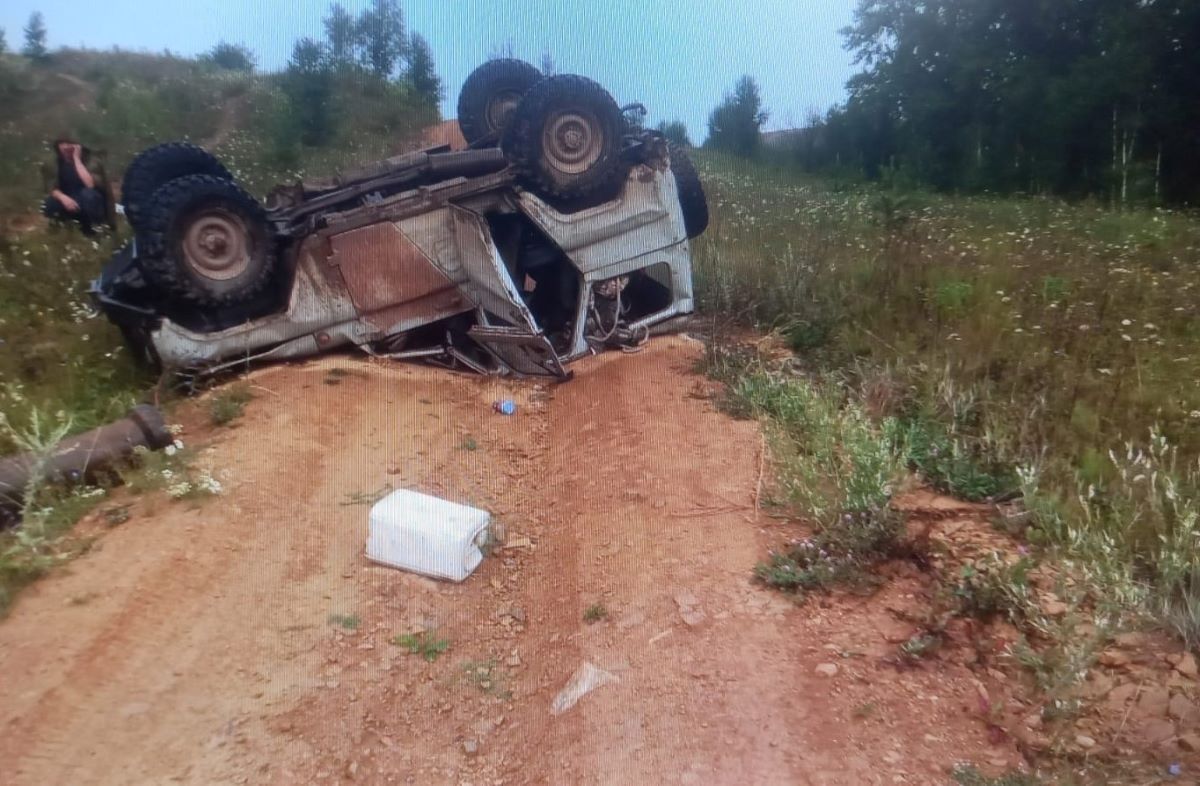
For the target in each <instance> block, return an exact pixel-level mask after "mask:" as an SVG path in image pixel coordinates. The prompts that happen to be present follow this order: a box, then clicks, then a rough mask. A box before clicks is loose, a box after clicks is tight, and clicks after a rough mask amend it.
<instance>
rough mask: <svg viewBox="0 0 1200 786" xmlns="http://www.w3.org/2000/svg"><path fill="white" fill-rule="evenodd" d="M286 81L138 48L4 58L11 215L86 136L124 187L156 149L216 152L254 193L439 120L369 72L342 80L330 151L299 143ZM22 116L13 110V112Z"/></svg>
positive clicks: (6, 210)
mask: <svg viewBox="0 0 1200 786" xmlns="http://www.w3.org/2000/svg"><path fill="white" fill-rule="evenodd" d="M281 79H282V77H281V76H280V75H278V74H266V75H262V74H259V75H255V74H250V73H244V72H238V71H228V70H222V69H219V68H216V67H215V66H213V65H211V64H209V63H205V62H201V61H197V60H191V59H184V58H178V57H173V56H170V55H152V54H144V53H135V52H121V51H114V52H99V51H90V50H70V49H67V50H60V51H58V52H56V53H54V55H53V57H52V58H51V59H50V60H49V61H48V62H46V63H44V64H36V65H35V64H32V63H31V62H30V61H28V60H27V59H25V58H22V57H17V56H11V55H10V56H0V101H2V102H3V103H4V105H5V107H6V111H5V116H4V120H3V121H0V215H4V216H6V217H11V216H12V215H13V214H19V213H21V212H28V211H32V210H36V209H37V206H38V204H39V202H40V198H41V188H42V184H41V175H40V171H39V166H40V164H41V162H42V161H43V160H44V159H47V158H48V156H49V152H48V147H47V145H48V142H49V140H51V139H53V138H54V137H56V136H58V135H60V134H67V135H73V136H76V137H78V138H79V139H80V140H81V141H83V142H84V143H85V144H87V145H89V146H90V147H92V148H94V149H95V150H97V151H100V152H101V153H102V155H103V157H104V161H105V164H106V166H107V168H108V169H109V171H110V173H111V174H113V175H115V176H116V179H117V181H118V182H119V176H120V173H121V172H122V171H123V169H124V167H125V166H126V165H127V164H128V162H129V161H130V159H132V157H133V156H134V155H135V154H136V153H137V152H138V151H140V150H142V149H143V148H145V147H147V146H149V145H152V144H154V143H156V142H161V141H165V140H172V139H186V140H190V141H193V142H197V143H200V144H203V145H205V146H208V147H211V148H212V149H213V150H214V151H215V152H216V153H217V154H218V155H220V156H222V157H223V158H225V159H226V160H227V161H228V162H229V163H230V164H231V168H232V169H234V170H235V171H236V172H237V173H238V175H239V176H240V177H242V178H244V180H245V181H246V183H247V184H248V185H249V186H250V187H251V189H252V190H257V191H263V190H265V189H267V188H269V187H270V186H271V185H273V184H274V183H275V182H277V181H279V180H281V179H287V178H292V177H294V176H295V175H297V174H302V173H303V172H305V171H313V172H317V171H321V172H324V171H326V170H327V169H329V168H331V167H336V166H338V165H341V164H344V163H350V162H354V161H360V160H362V159H363V158H372V157H377V156H379V155H381V154H387V153H389V152H391V151H394V150H395V149H396V147H397V146H399V145H400V144H401V143H402V142H403V141H404V140H406V139H411V138H413V137H414V136H415V135H416V134H417V133H418V132H419V130H420V129H421V128H424V127H425V126H426V125H428V124H429V123H430V122H432V121H433V120H436V119H437V118H436V114H435V112H434V111H433V110H431V109H430V108H428V107H426V106H423V105H420V104H419V103H418V102H416V101H414V100H413V99H412V97H411V96H410V95H408V93H407V91H406V89H405V88H404V87H403V86H402V85H398V84H393V83H386V82H383V81H380V80H377V79H374V78H371V77H369V76H367V75H365V74H361V73H357V72H355V73H346V74H340V75H338V76H337V77H336V84H335V89H334V91H333V94H334V99H333V107H332V110H333V112H334V114H335V116H336V118H337V123H336V126H337V131H336V134H335V136H334V138H333V139H332V140H331V141H330V143H329V144H327V145H324V146H322V147H321V148H310V147H305V146H303V145H301V144H300V143H299V133H298V130H297V128H296V123H295V121H294V118H293V116H292V114H291V112H290V110H289V107H288V105H287V101H286V100H285V97H284V94H283V92H282V90H281V88H280V85H281ZM10 109H11V111H8V110H10Z"/></svg>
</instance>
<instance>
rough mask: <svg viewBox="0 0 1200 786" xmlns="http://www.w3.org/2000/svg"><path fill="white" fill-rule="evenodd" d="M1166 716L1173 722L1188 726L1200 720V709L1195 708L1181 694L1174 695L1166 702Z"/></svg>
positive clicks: (1191, 702) (1193, 703)
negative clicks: (1173, 720)
mask: <svg viewBox="0 0 1200 786" xmlns="http://www.w3.org/2000/svg"><path fill="white" fill-rule="evenodd" d="M1167 714H1168V715H1170V716H1171V717H1172V718H1174V719H1175V720H1177V721H1180V722H1181V723H1185V724H1189V725H1190V724H1192V723H1194V722H1195V721H1196V720H1198V719H1200V709H1198V708H1197V707H1196V704H1195V702H1193V701H1192V700H1191V699H1189V698H1188V697H1187V696H1184V695H1183V694H1182V693H1176V694H1175V695H1174V696H1172V697H1171V700H1170V701H1169V702H1167Z"/></svg>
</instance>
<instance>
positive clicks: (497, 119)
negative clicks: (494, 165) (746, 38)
mask: <svg viewBox="0 0 1200 786" xmlns="http://www.w3.org/2000/svg"><path fill="white" fill-rule="evenodd" d="M541 79H542V73H541V72H540V71H538V70H537V69H536V68H534V67H533V66H532V65H530V64H529V63H526V62H525V61H524V60H515V59H512V58H504V59H500V60H489V61H488V62H486V63H484V64H483V65H481V66H479V67H478V68H476V69H475V70H474V71H472V72H471V75H470V76H468V77H467V80H466V81H465V82H463V86H462V90H461V91H460V92H459V94H458V125H459V128H460V129H461V130H462V133H463V137H464V138H466V140H467V142H468V143H471V144H474V143H475V142H477V141H479V140H481V139H485V138H487V137H488V136H489V135H494V136H496V137H498V136H499V134H500V133H501V132H502V131H503V130H504V126H505V123H506V122H507V120H508V117H509V116H510V115H511V113H512V110H513V109H514V108H515V107H516V105H517V103H518V102H519V101H520V100H521V96H523V95H525V93H526V91H528V90H529V88H531V87H533V86H534V85H536V84H537V83H538V82H539V81H541Z"/></svg>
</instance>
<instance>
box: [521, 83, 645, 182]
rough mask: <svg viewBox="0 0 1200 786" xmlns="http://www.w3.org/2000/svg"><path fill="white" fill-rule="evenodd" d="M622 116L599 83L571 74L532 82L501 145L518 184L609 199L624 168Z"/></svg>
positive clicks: (621, 176)
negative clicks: (514, 172) (517, 178)
mask: <svg viewBox="0 0 1200 786" xmlns="http://www.w3.org/2000/svg"><path fill="white" fill-rule="evenodd" d="M624 130H625V120H624V117H623V116H622V115H621V109H620V107H618V106H617V102H616V101H614V100H613V97H612V96H611V95H609V93H608V91H607V90H605V89H604V88H603V87H602V86H601V85H599V84H597V83H596V82H593V81H592V80H591V79H588V78H587V77H583V76H576V75H574V74H562V75H559V76H552V77H547V78H546V79H543V80H542V81H541V82H538V83H537V84H536V85H534V86H533V87H532V88H530V90H529V92H527V93H526V94H525V97H524V98H522V99H521V103H520V104H518V105H517V108H516V109H515V110H514V111H513V114H512V117H511V119H510V120H509V123H508V126H507V127H506V128H505V130H504V139H503V141H502V144H501V146H502V147H503V148H504V152H505V154H506V155H507V156H508V159H509V161H510V162H511V164H512V166H513V168H514V169H515V170H516V171H517V174H518V176H519V178H520V180H521V182H522V183H524V184H525V185H526V186H528V187H529V188H531V189H532V190H534V191H535V192H537V193H538V194H539V195H541V196H543V197H545V198H547V199H550V200H553V201H556V202H562V201H566V202H572V203H580V202H590V203H592V204H598V203H599V202H602V201H604V200H606V199H611V198H612V197H613V196H615V195H616V193H617V191H618V190H619V189H620V185H621V182H622V181H623V180H624V178H625V174H626V172H627V171H628V164H627V163H626V162H624V161H623V160H622V158H621V139H622V135H623V134H624Z"/></svg>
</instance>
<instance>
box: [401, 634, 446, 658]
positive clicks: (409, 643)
mask: <svg viewBox="0 0 1200 786" xmlns="http://www.w3.org/2000/svg"><path fill="white" fill-rule="evenodd" d="M392 643H393V644H395V645H396V646H398V647H403V648H404V649H406V650H408V651H409V652H411V653H412V654H413V655H420V656H421V657H422V658H424V659H425V660H426V661H428V662H429V663H433V662H434V661H436V660H437V659H438V657H439V656H440V655H442V654H443V653H444V652H446V651H447V650H449V649H450V640H449V639H443V638H439V637H438V635H437V634H436V633H434V632H431V631H422V632H421V633H403V634H401V635H399V636H396V637H395V638H393V639H392Z"/></svg>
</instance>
